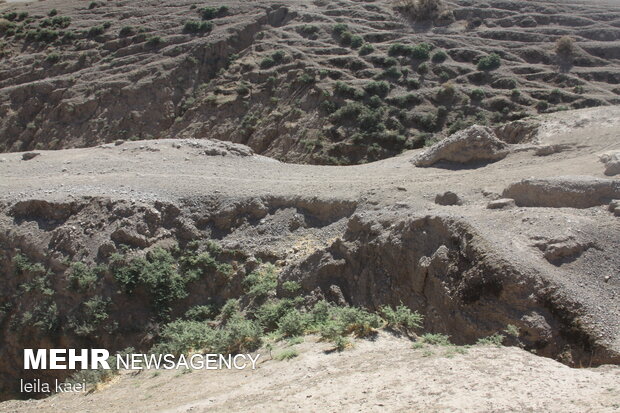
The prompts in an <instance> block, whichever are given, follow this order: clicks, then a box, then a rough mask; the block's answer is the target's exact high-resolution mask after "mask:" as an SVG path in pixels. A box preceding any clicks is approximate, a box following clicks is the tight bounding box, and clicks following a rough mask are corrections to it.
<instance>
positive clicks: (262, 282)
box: [243, 264, 278, 298]
mask: <svg viewBox="0 0 620 413" xmlns="http://www.w3.org/2000/svg"><path fill="white" fill-rule="evenodd" d="M243 286H244V288H245V292H246V294H247V295H248V296H250V297H252V298H264V297H265V296H266V295H268V294H270V293H273V292H274V291H275V290H276V287H277V286H278V274H277V273H276V269H275V267H274V266H273V265H271V264H267V265H265V266H263V267H262V268H261V269H259V270H257V271H253V272H252V273H250V274H249V275H248V276H246V277H245V279H244V280H243Z"/></svg>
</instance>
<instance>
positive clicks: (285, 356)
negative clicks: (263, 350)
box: [275, 348, 299, 361]
mask: <svg viewBox="0 0 620 413" xmlns="http://www.w3.org/2000/svg"><path fill="white" fill-rule="evenodd" d="M297 356H299V352H298V351H297V350H295V349H292V348H291V349H286V350H284V351H282V352H281V353H280V354H278V355H276V357H275V359H276V360H279V361H283V360H290V359H293V358H295V357H297Z"/></svg>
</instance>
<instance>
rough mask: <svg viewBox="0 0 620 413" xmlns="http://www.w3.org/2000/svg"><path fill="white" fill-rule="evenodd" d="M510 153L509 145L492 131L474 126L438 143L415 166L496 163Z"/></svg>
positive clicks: (415, 161) (420, 157) (417, 160)
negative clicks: (451, 163) (452, 163)
mask: <svg viewBox="0 0 620 413" xmlns="http://www.w3.org/2000/svg"><path fill="white" fill-rule="evenodd" d="M508 153H509V147H508V145H507V144H506V143H504V142H502V141H500V140H499V139H497V137H496V136H495V134H494V132H493V131H492V130H491V129H489V128H487V127H485V126H478V125H474V126H472V127H470V128H467V129H465V130H462V131H460V132H457V133H455V134H454V135H452V136H450V137H449V138H446V139H444V140H442V141H440V142H438V143H436V144H435V145H433V146H432V147H431V148H429V149H428V150H427V151H425V152H424V153H422V154H421V155H420V156H419V157H418V158H417V159H415V160H414V164H415V165H416V166H432V165H434V164H435V163H437V162H440V161H447V162H456V163H461V164H467V163H478V162H495V161H499V160H500V159H503V158H505V157H506V156H507V155H508Z"/></svg>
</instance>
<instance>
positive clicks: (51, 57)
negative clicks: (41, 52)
mask: <svg viewBox="0 0 620 413" xmlns="http://www.w3.org/2000/svg"><path fill="white" fill-rule="evenodd" d="M45 61H46V62H48V63H51V64H55V63H58V62H60V54H59V53H56V52H52V53H50V54H48V55H47V56H46V57H45Z"/></svg>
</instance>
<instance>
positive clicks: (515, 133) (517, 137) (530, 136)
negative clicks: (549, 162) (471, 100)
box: [494, 121, 539, 144]
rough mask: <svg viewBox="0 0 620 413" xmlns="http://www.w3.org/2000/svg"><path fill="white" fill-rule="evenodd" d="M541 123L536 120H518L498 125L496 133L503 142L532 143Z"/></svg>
mask: <svg viewBox="0 0 620 413" xmlns="http://www.w3.org/2000/svg"><path fill="white" fill-rule="evenodd" d="M538 127H539V123H538V122H535V121H516V122H510V123H507V124H505V125H501V126H498V127H496V128H495V129H494V131H495V135H496V136H497V137H498V138H499V139H500V140H501V141H503V142H506V143H511V144H519V143H530V142H533V141H535V140H536V135H537V133H538Z"/></svg>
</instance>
